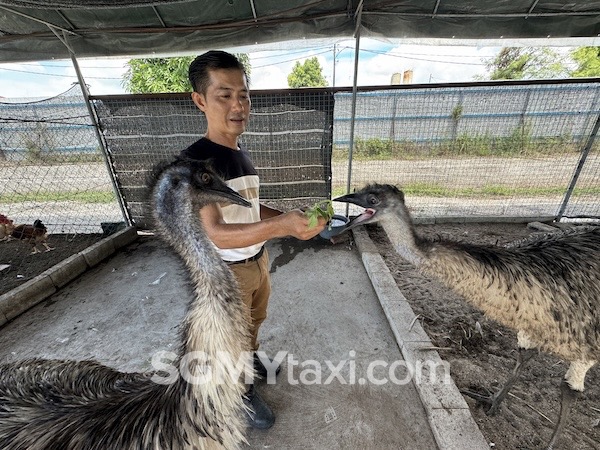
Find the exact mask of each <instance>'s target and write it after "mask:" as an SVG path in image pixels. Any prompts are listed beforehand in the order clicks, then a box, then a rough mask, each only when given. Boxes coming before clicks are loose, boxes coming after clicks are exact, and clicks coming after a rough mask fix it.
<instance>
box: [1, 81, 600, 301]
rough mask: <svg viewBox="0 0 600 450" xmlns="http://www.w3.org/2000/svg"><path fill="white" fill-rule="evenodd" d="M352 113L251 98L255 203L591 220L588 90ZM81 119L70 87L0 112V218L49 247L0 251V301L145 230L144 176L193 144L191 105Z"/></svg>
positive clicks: (592, 98)
mask: <svg viewBox="0 0 600 450" xmlns="http://www.w3.org/2000/svg"><path fill="white" fill-rule="evenodd" d="M356 99H357V101H356V114H355V117H354V120H353V118H352V117H351V115H352V114H351V111H352V101H353V95H352V93H351V92H349V90H348V89H337V90H334V89H328V88H325V89H301V90H285V91H260V92H252V102H253V103H252V114H251V120H250V126H249V128H248V130H247V132H246V133H245V134H244V135H243V136H242V144H243V145H245V146H246V147H247V148H248V149H249V150H250V152H251V155H252V157H253V159H254V163H255V165H256V166H257V169H258V171H259V175H260V177H261V185H262V187H261V198H262V199H263V200H264V201H266V202H267V203H271V204H274V205H276V206H279V207H281V208H282V209H290V208H294V207H297V206H301V205H310V204H312V203H314V202H316V201H318V200H321V199H329V198H332V197H335V196H337V195H341V194H343V193H345V192H346V189H347V187H348V186H350V189H353V188H355V187H361V186H362V185H364V184H366V183H369V182H379V183H393V184H396V185H398V186H400V187H402V188H403V189H404V191H405V192H406V196H407V203H408V204H409V206H410V207H411V208H412V209H413V212H414V214H415V215H416V216H417V217H419V218H428V220H434V219H435V220H437V219H438V218H440V219H445V220H448V219H449V218H452V219H453V220H457V219H456V217H458V218H465V217H468V218H471V220H472V219H473V218H475V219H482V220H504V219H505V218H506V217H513V218H514V217H518V218H531V219H532V218H557V217H559V216H564V217H586V218H599V217H600V197H599V194H600V180H599V177H600V153H599V152H600V149H599V146H598V144H597V139H596V132H597V129H598V125H599V117H600V82H599V81H598V80H579V81H577V80H569V81H561V82H557V81H553V82H508V83H471V84H454V85H426V86H411V85H401V86H397V87H389V88H386V89H373V88H365V89H360V88H359V89H358V92H357V96H356ZM91 105H92V107H93V110H94V114H95V118H94V120H92V119H91V118H90V116H89V114H88V110H87V106H86V103H85V101H84V99H83V98H82V96H81V94H80V91H79V89H78V87H75V88H74V89H72V90H70V91H69V92H67V93H65V94H63V95H61V96H59V97H56V98H53V99H50V100H45V101H40V102H35V103H27V104H22V103H21V104H13V103H0V126H1V128H0V214H2V215H3V216H6V218H7V219H6V220H12V221H13V222H14V224H15V225H17V224H27V225H31V226H32V225H33V223H34V221H36V220H40V221H42V223H43V224H44V225H45V226H46V227H47V230H48V232H49V234H50V237H49V239H48V243H49V245H50V246H53V247H56V250H54V251H52V252H48V253H45V252H43V253H40V254H36V255H30V252H31V247H30V246H29V245H27V244H26V243H25V242H23V241H21V240H15V239H13V240H11V241H3V242H0V267H6V266H8V268H5V269H4V270H0V282H1V283H2V289H0V293H1V292H5V291H6V290H7V289H8V288H9V287H13V286H14V285H15V284H18V283H20V282H22V281H23V280H25V279H27V278H30V277H31V276H32V275H35V274H36V273H35V269H36V268H38V269H39V268H40V267H42V266H43V265H42V264H41V262H43V261H46V260H47V261H48V263H50V262H51V261H54V262H56V258H57V257H58V256H59V255H61V256H65V255H66V256H68V255H69V254H72V253H74V252H76V251H78V249H80V248H79V246H80V245H83V246H85V245H89V244H91V243H93V242H94V241H95V240H97V239H99V238H100V237H101V236H102V235H103V234H106V232H107V231H108V228H110V227H111V226H112V225H113V224H115V223H119V222H122V221H132V222H133V223H134V224H135V225H136V226H138V227H139V228H141V229H144V228H151V227H152V224H151V221H150V219H149V214H148V210H147V206H148V204H147V192H146V180H147V176H148V174H149V171H150V170H151V168H152V167H153V166H154V165H155V164H156V163H157V162H159V161H161V160H163V159H166V158H170V157H172V156H173V155H175V154H177V153H179V152H180V151H181V150H183V149H184V148H185V147H187V146H188V145H190V144H191V143H192V142H194V141H195V140H197V139H198V138H199V137H200V136H201V135H202V134H203V133H204V131H205V119H204V117H203V115H202V114H201V113H200V112H199V111H198V110H197V108H196V107H195V106H194V104H193V103H192V101H191V99H190V96H189V94H162V95H132V96H99V97H93V98H92V99H91ZM96 122H97V123H98V124H99V130H100V132H101V133H100V140H99V139H98V136H97V135H96V133H95V128H94V125H93V124H94V123H96ZM352 126H353V127H354V135H352V133H351V128H352ZM350 141H353V144H354V145H353V149H352V152H350V151H349V143H350ZM115 191H116V192H117V193H118V197H117V196H115ZM120 205H122V206H123V209H121V208H120ZM336 208H339V212H344V211H345V205H337V206H336ZM354 212H355V211H354V210H351V211H350V213H351V214H352V213H354ZM2 220H4V219H2V218H1V217H0V221H2ZM1 225H2V224H1V223H0V226H1ZM0 230H1V228H0ZM39 248H40V249H41V250H45V249H44V248H43V247H39ZM69 252H71V253H69ZM49 255H56V256H52V257H51V256H49ZM38 273H39V272H38ZM19 277H20V278H19ZM15 280H16V281H15Z"/></svg>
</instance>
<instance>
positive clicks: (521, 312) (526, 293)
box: [334, 184, 600, 449]
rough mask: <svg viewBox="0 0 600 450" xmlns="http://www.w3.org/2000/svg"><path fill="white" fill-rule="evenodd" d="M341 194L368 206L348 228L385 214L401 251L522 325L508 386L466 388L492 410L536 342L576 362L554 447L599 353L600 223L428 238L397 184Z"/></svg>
mask: <svg viewBox="0 0 600 450" xmlns="http://www.w3.org/2000/svg"><path fill="white" fill-rule="evenodd" d="M334 200H336V201H341V202H347V203H353V204H356V205H358V206H361V207H363V208H365V211H364V212H363V213H362V214H360V215H359V216H358V217H356V218H355V219H353V220H352V221H351V222H350V223H348V225H347V229H350V228H352V227H355V226H357V225H359V224H367V223H372V222H380V223H381V225H382V226H383V228H384V229H385V231H386V233H387V235H388V237H389V239H390V241H391V243H392V244H393V245H394V247H395V249H396V251H397V252H398V253H399V254H400V256H402V257H403V258H405V259H406V260H407V261H409V262H410V263H412V264H413V265H415V266H416V267H417V268H418V269H419V270H420V271H422V272H423V273H425V274H428V275H432V276H434V277H437V278H438V279H440V280H441V281H443V282H444V283H445V284H446V285H447V286H449V287H450V288H453V289H454V290H455V291H457V292H458V293H459V294H461V295H462V296H463V297H464V298H465V299H466V300H468V301H469V302H470V303H472V304H473V305H474V306H476V307H477V308H479V309H481V310H483V312H484V313H486V314H487V315H488V316H489V317H491V318H493V319H495V320H497V321H498V322H500V323H502V324H504V325H506V326H508V327H510V328H513V329H515V330H517V332H518V333H517V340H518V348H519V353H518V358H517V363H516V366H515V368H514V370H513V372H512V374H511V376H510V377H509V378H508V379H507V381H506V382H505V384H504V386H503V387H502V388H501V389H500V390H499V391H498V392H497V393H495V394H494V395H492V396H490V397H488V396H484V395H480V394H476V393H465V394H467V395H470V396H472V397H475V398H476V399H477V400H479V401H481V402H483V403H486V404H487V405H488V406H489V409H488V411H487V412H488V414H494V413H496V412H497V411H498V408H499V406H500V403H501V402H502V400H503V399H504V398H505V397H506V395H507V393H508V391H509V390H510V388H511V387H512V385H513V384H514V383H515V381H516V380H517V378H518V376H519V373H520V372H521V370H522V369H523V367H524V365H525V364H526V363H527V361H529V360H530V359H531V358H532V357H533V356H534V355H535V353H536V352H537V350H542V351H545V352H549V353H553V354H555V355H557V356H558V357H560V358H562V359H564V360H566V361H568V362H569V363H570V367H569V369H568V370H567V372H566V374H565V377H564V379H563V382H562V383H561V391H562V396H561V408H560V413H559V419H558V421H557V424H556V426H555V428H554V430H553V433H552V436H551V438H550V441H549V444H548V447H547V448H548V449H552V448H553V447H554V446H555V444H556V442H557V441H558V439H559V436H560V434H561V432H562V430H563V428H564V426H565V423H566V421H567V417H568V415H569V411H570V408H571V405H572V403H573V402H574V400H575V399H576V398H577V396H578V394H579V393H580V392H582V391H583V389H584V380H585V375H586V373H587V371H588V370H589V369H590V368H591V367H592V366H594V364H596V362H597V361H598V357H599V355H600V227H586V228H585V229H584V230H583V231H581V230H577V231H574V230H569V231H564V232H557V233H551V234H549V235H546V236H545V237H544V238H541V239H537V240H535V239H532V240H526V241H523V242H521V243H517V244H515V245H513V246H510V247H506V248H502V247H487V246H481V245H475V244H468V243H459V242H452V241H447V240H442V239H440V240H436V241H432V240H427V239H424V238H422V237H421V236H419V235H418V234H417V233H416V231H415V227H414V224H413V222H412V219H411V216H410V214H409V212H408V209H407V207H406V205H405V203H404V193H403V192H402V191H400V190H399V189H398V188H396V187H395V186H391V185H379V184H373V185H369V186H366V187H364V188H363V189H361V190H360V191H358V192H355V193H353V194H348V195H345V196H342V197H339V198H336V199H334ZM536 349H537V350H536Z"/></svg>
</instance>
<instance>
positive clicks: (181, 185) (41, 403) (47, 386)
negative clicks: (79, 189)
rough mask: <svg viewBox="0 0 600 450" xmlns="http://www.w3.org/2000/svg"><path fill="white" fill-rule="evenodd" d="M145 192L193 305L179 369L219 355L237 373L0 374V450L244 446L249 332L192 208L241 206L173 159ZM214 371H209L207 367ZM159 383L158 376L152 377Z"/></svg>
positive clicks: (80, 367)
mask: <svg viewBox="0 0 600 450" xmlns="http://www.w3.org/2000/svg"><path fill="white" fill-rule="evenodd" d="M156 177H157V179H156V184H155V186H154V188H153V191H152V192H153V194H152V200H153V213H154V218H155V220H156V223H157V226H158V229H159V231H160V232H161V234H162V236H163V238H164V239H165V240H166V241H167V242H168V243H169V244H170V245H171V246H173V248H174V249H175V250H176V251H177V252H178V253H179V255H180V256H181V257H182V259H183V260H184V262H185V264H186V267H187V269H188V271H189V273H190V276H191V279H192V284H193V287H194V298H193V300H192V301H191V303H190V304H189V306H188V310H187V313H186V315H185V318H184V320H183V323H182V324H181V327H180V349H179V354H178V358H177V360H176V361H175V362H174V363H173V364H174V365H176V366H177V367H178V368H179V369H181V367H180V364H182V361H186V355H188V354H194V353H193V352H202V354H203V355H206V360H200V359H197V358H192V359H190V360H189V361H188V362H189V364H188V366H187V367H186V369H187V370H189V371H191V372H192V373H194V374H202V373H206V372H203V370H204V371H205V370H206V366H205V365H204V364H205V363H206V364H209V365H210V364H213V363H216V362H217V361H218V360H219V358H220V356H221V355H222V354H226V355H228V356H229V358H230V359H231V361H232V362H233V363H234V364H238V366H237V367H238V368H239V367H240V365H239V362H240V361H241V362H242V364H241V370H240V371H241V374H240V373H237V376H236V374H235V373H232V374H229V375H231V376H227V375H226V376H224V377H223V378H222V379H218V378H217V377H208V379H207V380H205V381H206V382H204V383H201V384H200V383H191V382H188V381H186V379H184V378H183V377H182V376H178V377H177V378H176V380H174V382H171V383H157V382H156V380H157V378H156V376H157V375H160V374H156V373H155V374H153V373H123V372H119V371H117V370H115V369H112V368H110V367H106V366H103V365H101V364H99V363H97V362H94V361H58V360H42V359H31V360H27V361H21V362H15V363H11V364H5V365H2V366H0V448H1V449H3V450H25V449H27V450H50V449H61V450H84V449H85V450H101V449H102V450H107V449H115V450H134V449H154V450H159V449H170V450H183V449H189V450H199V449H211V448H226V449H236V448H239V447H240V445H241V444H242V443H243V442H245V437H244V429H245V420H244V414H245V409H244V405H243V395H244V393H245V385H244V383H243V382H242V381H243V378H244V377H246V379H251V378H252V376H253V368H252V364H251V353H250V337H249V331H248V330H249V327H248V323H247V319H246V315H245V314H244V309H243V308H244V307H243V304H242V302H241V301H240V295H239V291H238V286H237V284H236V281H235V278H234V276H233V274H232V273H231V271H230V270H229V268H228V267H227V265H225V264H224V263H223V262H222V260H221V258H220V257H219V256H218V254H217V253H216V251H215V250H214V248H213V246H212V244H211V243H210V241H208V239H207V238H206V236H205V234H204V232H203V229H202V224H201V223H200V220H199V216H198V208H199V207H200V206H202V205H204V204H207V203H210V202H216V201H221V202H223V201H227V202H234V203H237V204H240V205H243V206H248V203H247V202H246V201H245V200H244V199H243V198H242V197H240V196H239V195H238V194H236V193H235V192H234V191H232V190H230V189H229V188H228V187H227V186H226V185H225V184H224V183H223V182H222V181H221V180H220V179H219V178H218V177H217V176H216V175H215V174H214V172H212V171H211V170H210V168H209V167H207V166H206V165H205V164H203V163H201V162H197V161H189V160H183V159H177V160H175V161H174V162H172V163H170V164H168V165H165V166H163V167H162V168H161V169H160V170H159V171H158V173H157V175H156ZM213 368H214V366H213ZM159 378H160V376H159Z"/></svg>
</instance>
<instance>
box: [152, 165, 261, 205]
mask: <svg viewBox="0 0 600 450" xmlns="http://www.w3.org/2000/svg"><path fill="white" fill-rule="evenodd" d="M157 179H158V181H157V185H158V195H160V192H161V191H162V192H170V193H171V194H174V193H175V192H178V191H182V190H185V191H187V193H189V194H191V195H192V201H193V203H195V204H198V205H206V204H209V203H215V202H223V203H224V202H230V203H235V204H237V205H241V206H245V207H249V206H251V204H250V202H248V201H247V200H246V199H244V198H243V197H242V196H241V195H239V194H238V193H237V192H235V191H234V190H232V189H231V188H229V187H228V186H227V185H226V184H225V182H224V181H223V180H222V179H221V178H220V177H219V175H217V173H216V172H215V171H214V170H213V169H212V167H211V164H210V161H199V160H195V159H189V158H177V159H175V160H174V161H173V162H171V163H169V164H167V165H166V166H164V167H162V168H159V169H158V176H157ZM161 188H162V189H161ZM163 189H164V190H163Z"/></svg>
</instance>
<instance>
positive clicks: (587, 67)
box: [571, 47, 600, 78]
mask: <svg viewBox="0 0 600 450" xmlns="http://www.w3.org/2000/svg"><path fill="white" fill-rule="evenodd" d="M571 58H573V61H575V63H576V64H577V68H576V69H575V70H573V71H572V72H571V76H572V77H575V78H579V77H598V76H600V47H579V48H577V49H575V50H573V51H572V52H571Z"/></svg>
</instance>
